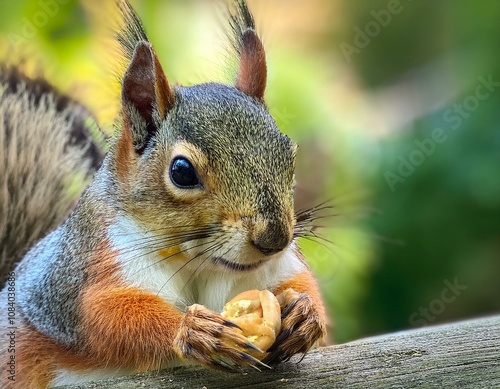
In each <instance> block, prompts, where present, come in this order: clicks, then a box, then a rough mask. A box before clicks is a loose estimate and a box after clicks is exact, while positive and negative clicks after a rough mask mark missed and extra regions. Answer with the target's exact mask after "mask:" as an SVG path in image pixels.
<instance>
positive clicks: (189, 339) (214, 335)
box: [173, 304, 268, 371]
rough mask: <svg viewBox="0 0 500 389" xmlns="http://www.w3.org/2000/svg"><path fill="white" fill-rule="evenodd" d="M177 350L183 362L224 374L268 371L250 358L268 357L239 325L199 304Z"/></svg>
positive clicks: (186, 320)
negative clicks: (248, 368)
mask: <svg viewBox="0 0 500 389" xmlns="http://www.w3.org/2000/svg"><path fill="white" fill-rule="evenodd" d="M173 346H174V349H175V351H176V352H177V354H178V355H179V356H181V357H182V358H185V359H190V360H194V361H197V362H199V363H201V364H203V365H206V366H208V367H215V368H217V369H221V370H226V371H235V370H237V369H238V368H241V367H242V366H252V367H254V368H257V369H258V367H257V366H263V367H268V366H267V365H265V364H264V363H262V362H261V361H259V360H258V359H257V358H255V357H253V356H252V355H250V354H249V353H252V354H253V355H259V354H261V355H264V353H263V351H262V350H260V349H258V348H257V347H255V346H254V345H253V344H251V343H249V342H248V340H247V338H246V337H245V336H244V335H243V333H242V331H241V329H240V328H239V327H238V325H236V324H235V323H233V322H231V321H229V320H226V319H224V318H223V317H222V316H221V315H219V314H217V313H215V312H213V311H211V310H209V309H208V308H205V307H204V306H203V305H199V304H193V305H191V306H189V307H188V308H187V310H186V314H185V316H184V319H183V320H182V322H181V325H180V328H179V331H178V333H177V336H176V337H175V339H174V344H173Z"/></svg>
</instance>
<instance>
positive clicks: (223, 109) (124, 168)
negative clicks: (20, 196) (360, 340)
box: [0, 0, 326, 389]
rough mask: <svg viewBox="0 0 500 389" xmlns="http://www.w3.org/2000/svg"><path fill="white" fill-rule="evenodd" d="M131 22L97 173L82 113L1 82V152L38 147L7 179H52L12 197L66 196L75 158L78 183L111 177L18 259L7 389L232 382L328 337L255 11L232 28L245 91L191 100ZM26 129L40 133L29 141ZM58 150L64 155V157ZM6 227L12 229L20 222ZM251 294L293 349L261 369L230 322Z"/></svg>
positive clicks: (238, 84)
mask: <svg viewBox="0 0 500 389" xmlns="http://www.w3.org/2000/svg"><path fill="white" fill-rule="evenodd" d="M120 7H121V10H122V12H123V15H124V17H125V19H126V23H125V25H126V27H125V30H124V31H122V32H121V33H120V35H119V37H118V40H119V41H120V43H121V44H122V46H123V50H124V52H125V53H124V54H125V56H126V57H127V59H128V68H127V70H126V72H125V74H124V76H123V79H122V81H121V112H120V126H119V128H118V129H117V131H116V133H115V135H114V137H113V138H112V140H111V144H110V148H109V151H108V152H107V154H106V155H105V157H104V159H103V161H102V164H101V161H100V153H99V152H96V150H97V149H98V145H96V144H95V142H93V141H92V140H91V136H90V133H89V132H88V131H87V130H86V129H85V128H84V126H83V125H82V123H83V121H82V120H83V119H82V120H80V118H81V117H82V115H83V116H85V115H84V113H85V112H86V111H84V110H81V109H77V108H78V107H79V106H78V105H77V103H75V102H72V101H70V100H69V99H62V98H61V96H60V94H59V93H58V92H57V91H56V90H55V89H54V88H51V87H50V86H49V87H47V85H45V86H46V87H45V88H40V83H41V81H40V80H38V81H37V80H29V79H28V78H26V77H25V76H23V75H22V74H20V73H19V72H17V71H16V70H12V69H11V70H7V69H5V68H4V69H3V70H2V71H1V75H0V81H1V84H0V87H1V89H0V93H1V95H0V116H2V115H3V117H4V118H8V120H7V119H6V120H0V128H1V132H0V137H2V138H0V146H1V147H3V151H4V152H8V151H9V150H11V148H12V147H18V148H20V149H22V146H19V145H22V144H23V141H24V139H25V138H28V137H33V136H36V137H37V139H36V142H38V144H39V145H42V147H41V148H39V150H38V151H36V150H33V149H22V150H19V153H20V155H22V154H23V153H25V154H27V155H28V156H29V157H30V158H27V159H26V158H25V160H26V161H25V160H23V159H22V157H18V158H19V161H17V160H15V161H14V162H12V161H11V162H12V166H14V165H16V166H18V167H19V166H20V168H22V167H23V165H22V164H23V163H25V164H26V165H27V168H26V169H25V173H24V174H26V176H27V177H31V176H30V173H29V168H30V164H31V165H33V164H36V163H40V164H41V166H40V167H39V168H36V169H34V170H33V173H31V174H35V173H36V174H37V175H43V176H44V177H45V178H44V179H45V180H47V179H46V177H49V181H43V183H41V182H40V181H41V180H42V178H41V177H37V176H33V177H32V179H31V181H30V180H26V179H25V180H16V177H15V175H16V174H18V173H17V170H16V169H14V168H13V167H12V168H9V166H10V165H9V166H7V167H4V168H3V169H4V170H3V171H0V172H1V173H2V175H3V176H2V180H3V181H4V182H5V183H6V184H5V185H10V188H11V190H14V191H15V192H14V193H21V192H23V193H33V191H35V189H37V188H39V187H40V186H41V185H42V186H43V185H49V186H50V185H54V186H57V185H62V188H63V189H64V188H66V187H65V186H64V185H65V184H64V179H63V178H64V177H62V178H61V177H60V175H59V176H56V172H58V171H59V170H60V166H61V161H64V160H65V158H66V159H67V158H69V157H72V158H73V159H72V160H73V161H81V164H78V163H75V164H74V167H73V169H74V170H75V173H76V171H77V169H80V170H81V171H80V175H82V174H83V176H86V175H87V176H90V175H92V174H93V173H94V168H95V167H96V166H97V165H99V164H100V167H99V169H98V170H97V171H96V172H95V175H94V177H93V180H92V182H91V183H90V185H89V186H88V187H87V188H86V189H85V190H84V192H83V194H82V195H81V197H80V199H79V200H78V203H77V204H76V206H75V207H74V209H73V210H72V212H71V214H70V215H69V216H68V217H67V219H66V220H65V221H64V222H62V224H61V225H59V226H58V227H57V228H55V229H54V230H53V231H52V232H50V233H48V234H47V235H46V236H45V237H43V238H42V239H41V240H39V241H38V242H37V243H36V244H34V245H33V246H32V247H31V248H30V249H29V250H28V251H27V252H26V253H25V255H24V256H22V258H21V259H20V260H19V261H18V257H19V253H20V251H21V245H20V244H18V243H16V246H15V247H17V251H16V250H14V252H13V253H10V254H8V255H7V254H4V255H3V257H2V259H1V260H2V262H1V263H2V271H3V273H4V274H3V275H4V276H5V274H7V279H6V283H5V286H4V289H3V290H2V292H1V294H0V303H1V304H2V312H9V314H3V315H2V318H1V319H0V320H1V321H0V324H1V331H2V332H1V338H0V351H1V353H0V359H1V361H0V362H1V364H0V366H1V373H2V374H1V382H2V383H1V386H2V387H3V388H6V389H14V388H16V389H17V388H23V389H25V388H36V389H37V388H47V387H52V386H57V385H64V384H75V383H81V382H86V381H90V380H96V379H100V378H109V377H113V376H117V375H123V374H131V373H134V372H140V371H149V370H155V369H160V368H163V367H168V366H174V365H175V364H179V363H180V362H181V361H184V362H186V361H187V362H193V363H199V364H202V365H205V366H208V367H210V368H218V369H223V370H228V371H234V370H238V369H240V368H242V367H245V366H248V365H255V366H258V367H262V366H272V365H273V364H275V363H279V362H283V361H288V360H289V359H290V358H291V357H292V356H293V355H295V354H297V353H299V354H300V353H302V354H304V353H306V352H307V351H308V350H309V349H310V348H311V347H313V346H314V345H315V344H316V343H317V342H318V341H319V340H320V339H322V338H324V337H325V335H326V315H325V309H324V306H323V303H322V300H321V297H320V294H319V292H318V287H317V283H316V281H315V279H314V277H313V275H312V273H311V271H310V269H309V267H308V266H307V264H306V263H305V261H304V258H303V256H302V254H301V252H300V249H299V247H298V245H297V241H296V240H297V238H298V237H300V236H301V232H302V231H303V228H304V225H305V224H307V222H308V220H309V219H308V218H309V217H310V215H309V214H308V213H302V214H297V213H296V212H295V211H294V200H293V192H294V166H295V156H296V150H297V146H296V144H295V143H294V142H293V141H292V140H291V139H290V138H288V137H287V136H285V135H284V134H282V133H281V132H280V131H279V129H278V127H277V125H276V123H275V121H274V120H273V118H272V116H271V115H270V114H269V111H268V109H267V107H266V105H265V102H264V94H265V88H266V76H267V67H266V57H265V51H264V47H263V44H262V42H261V39H260V38H259V36H258V34H257V33H256V31H255V26H254V20H253V17H252V15H251V13H250V11H249V9H248V7H247V5H246V4H245V2H244V1H243V0H235V7H234V9H235V10H234V11H233V12H232V13H231V15H230V24H231V26H232V29H231V31H232V34H233V37H232V39H231V41H232V44H233V45H234V46H235V49H236V52H237V53H238V59H239V68H238V71H237V76H236V80H235V82H234V85H223V84H218V83H205V84H199V85H193V86H187V87H183V86H172V85H171V84H170V83H169V81H168V80H167V78H166V76H165V74H164V72H163V70H162V66H161V64H160V61H159V60H158V56H157V55H156V53H155V50H154V48H153V47H152V45H151V43H150V42H149V40H148V38H147V36H146V33H145V32H144V30H143V28H142V26H141V24H140V22H139V19H138V17H137V16H136V14H135V13H134V11H133V10H132V8H131V7H130V5H129V4H128V2H126V1H120ZM40 111H43V112H42V113H46V112H47V113H48V114H47V115H45V116H43V115H41V114H40ZM77 112H78V113H77ZM37 115H38V116H37ZM84 118H85V117H84ZM21 120H24V121H25V122H26V123H28V125H26V126H17V125H16V123H18V122H20V121H21ZM45 122H46V123H48V124H49V125H47V126H44V127H43V128H42V127H41V126H42V125H44V124H46V123H45ZM77 125H79V127H78V128H77ZM75 131H78V132H79V134H80V135H81V138H80V142H78V141H76V140H75V137H74V136H73V135H74V132H75ZM72 134H73V135H72ZM51 139H52V141H51ZM53 139H56V140H57V142H59V143H60V144H61V145H62V146H61V147H58V148H56V147H53V146H52V144H51V143H50V142H53ZM81 139H84V140H83V141H82V140H81ZM16 145H17V146H16ZM90 151H94V152H93V153H91V152H90ZM35 152H38V154H36V157H35V156H34V154H35ZM45 154H47V155H55V157H57V158H53V159H50V158H48V157H46V156H45ZM68 156H69V157H68ZM9 158H14V159H15V158H16V157H15V155H14V156H12V155H10V156H9ZM82 172H83V173H82ZM4 179H5V180H4ZM50 179H52V182H51V181H50ZM18 181H21V182H18ZM66 185H67V184H66ZM12 188H13V189H12ZM16 191H17V192H16ZM43 193H45V192H43ZM0 196H3V195H0ZM42 200H43V201H47V202H40V207H41V208H40V209H39V211H40V212H39V215H40V219H44V220H45V221H47V219H48V218H52V219H54V220H60V218H61V215H60V214H61V213H64V212H59V213H57V214H56V209H58V210H60V209H68V208H69V207H70V206H71V204H70V203H68V201H69V200H68V199H65V200H64V199H62V200H58V201H61V202H62V203H63V204H61V205H58V204H56V205H53V203H50V202H48V201H49V200H44V199H42ZM42 200H40V201H42ZM2 201H3V204H9V203H8V202H7V200H5V199H3V200H2ZM46 204H52V205H51V207H52V208H51V207H48V206H47V205H46ZM30 206H31V207H33V205H30ZM13 211H14V212H18V211H16V210H15V209H13ZM11 217H12V220H13V221H11V225H12V226H14V224H15V223H22V222H23V221H22V220H21V219H22V218H19V217H18V219H16V218H15V217H16V215H15V214H13V215H12V216H11ZM52 219H51V220H52ZM32 223H33V226H35V225H39V223H41V221H38V219H36V218H35V219H34V220H33V222H32ZM44 228H46V230H44V232H49V231H47V230H48V229H50V228H52V227H51V226H50V225H47V226H46V227H44ZM3 239H4V240H3V241H4V242H5V239H6V238H5V236H4V237H3ZM36 239H38V238H37V237H36V236H35V237H33V236H32V237H31V238H29V239H28V238H26V239H25V243H26V244H28V243H29V244H32V243H34V242H33V241H34V240H36ZM5 244H6V245H8V244H9V243H8V241H7V242H6V243H5ZM14 262H17V265H16V266H15V267H13V266H14V265H13V263H14ZM251 289H259V290H269V291H271V292H272V293H273V294H274V295H276V296H277V298H278V301H279V302H280V305H281V310H282V313H281V332H280V333H279V335H278V336H277V338H276V341H275V343H274V344H273V345H272V346H271V348H270V349H269V350H268V352H267V353H266V355H265V356H263V358H262V360H259V359H257V358H256V357H255V356H254V355H255V352H256V351H259V350H258V349H257V348H256V347H255V346H254V345H253V344H252V343H250V342H249V341H248V339H247V338H245V337H244V336H242V335H241V331H240V330H239V328H238V326H237V325H236V324H235V323H233V322H231V321H229V320H227V319H225V318H224V317H222V316H221V314H220V312H221V311H222V308H223V306H224V304H225V303H226V302H228V301H229V300H231V299H232V298H233V297H234V296H236V295H237V294H239V293H241V292H244V291H247V290H251ZM9 307H10V309H9ZM11 313H12V314H11Z"/></svg>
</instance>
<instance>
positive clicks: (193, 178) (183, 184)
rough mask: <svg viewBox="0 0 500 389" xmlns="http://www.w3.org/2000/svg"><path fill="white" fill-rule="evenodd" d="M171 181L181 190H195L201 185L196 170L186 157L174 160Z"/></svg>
mask: <svg viewBox="0 0 500 389" xmlns="http://www.w3.org/2000/svg"><path fill="white" fill-rule="evenodd" d="M170 179H171V180H172V182H173V183H174V185H175V186H177V187H179V188H193V187H197V186H199V185H200V181H199V180H198V175H197V174H196V170H195V169H194V167H193V165H191V162H189V161H188V160H187V159H186V158H185V157H175V158H174V159H173V161H172V163H171V165H170Z"/></svg>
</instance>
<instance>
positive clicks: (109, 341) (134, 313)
mask: <svg viewBox="0 0 500 389" xmlns="http://www.w3.org/2000/svg"><path fill="white" fill-rule="evenodd" d="M81 317H82V321H81V325H82V326H81V328H82V337H83V339H85V345H84V350H85V353H87V354H89V355H90V356H91V358H92V359H94V360H96V361H101V362H102V363H103V364H104V365H111V366H113V365H115V366H118V365H121V366H126V367H130V368H133V369H135V370H138V371H141V370H150V369H158V368H160V367H161V365H162V363H163V362H165V360H167V359H170V358H172V357H173V356H174V352H173V350H172V341H173V339H174V337H175V335H176V334H177V331H178V328H179V324H180V321H181V318H182V314H181V313H180V312H179V311H178V310H177V309H176V308H175V307H174V306H172V305H171V304H169V303H167V302H165V301H164V300H162V299H161V298H160V297H158V296H155V295H153V294H151V293H148V292H144V291H141V290H140V289H138V288H130V287H124V286H122V287H116V286H114V287H109V286H107V285H103V284H96V285H92V286H90V287H89V288H88V289H86V290H85V292H84V293H83V296H82V301H81Z"/></svg>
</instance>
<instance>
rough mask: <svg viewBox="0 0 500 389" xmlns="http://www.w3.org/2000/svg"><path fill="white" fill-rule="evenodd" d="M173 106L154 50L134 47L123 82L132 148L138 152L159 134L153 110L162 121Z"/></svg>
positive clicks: (143, 44) (146, 44)
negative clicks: (155, 134)
mask: <svg viewBox="0 0 500 389" xmlns="http://www.w3.org/2000/svg"><path fill="white" fill-rule="evenodd" d="M173 104H174V93H173V91H172V89H171V88H170V85H169V84H168V81H167V78H166V77H165V73H164V72H163V69H162V68H161V65H160V62H159V60H158V57H157V55H156V53H155V52H154V50H153V47H152V46H151V44H150V43H149V42H146V41H140V42H138V43H137V45H136V47H135V49H134V54H133V56H132V60H131V62H130V65H129V67H128V69H127V71H126V72H125V76H124V77H123V82H122V112H123V116H124V125H125V126H126V127H128V128H129V129H130V131H131V132H132V141H133V145H134V148H135V149H136V150H137V151H141V150H143V149H144V147H145V146H146V144H147V142H148V140H149V139H150V138H151V137H152V136H153V134H154V133H155V132H156V131H157V130H158V128H157V127H158V125H159V123H156V121H157V120H155V117H156V115H155V110H156V111H157V112H158V114H159V117H160V119H164V118H165V117H166V115H167V113H168V111H169V110H170V108H171V107H172V105H173Z"/></svg>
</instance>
